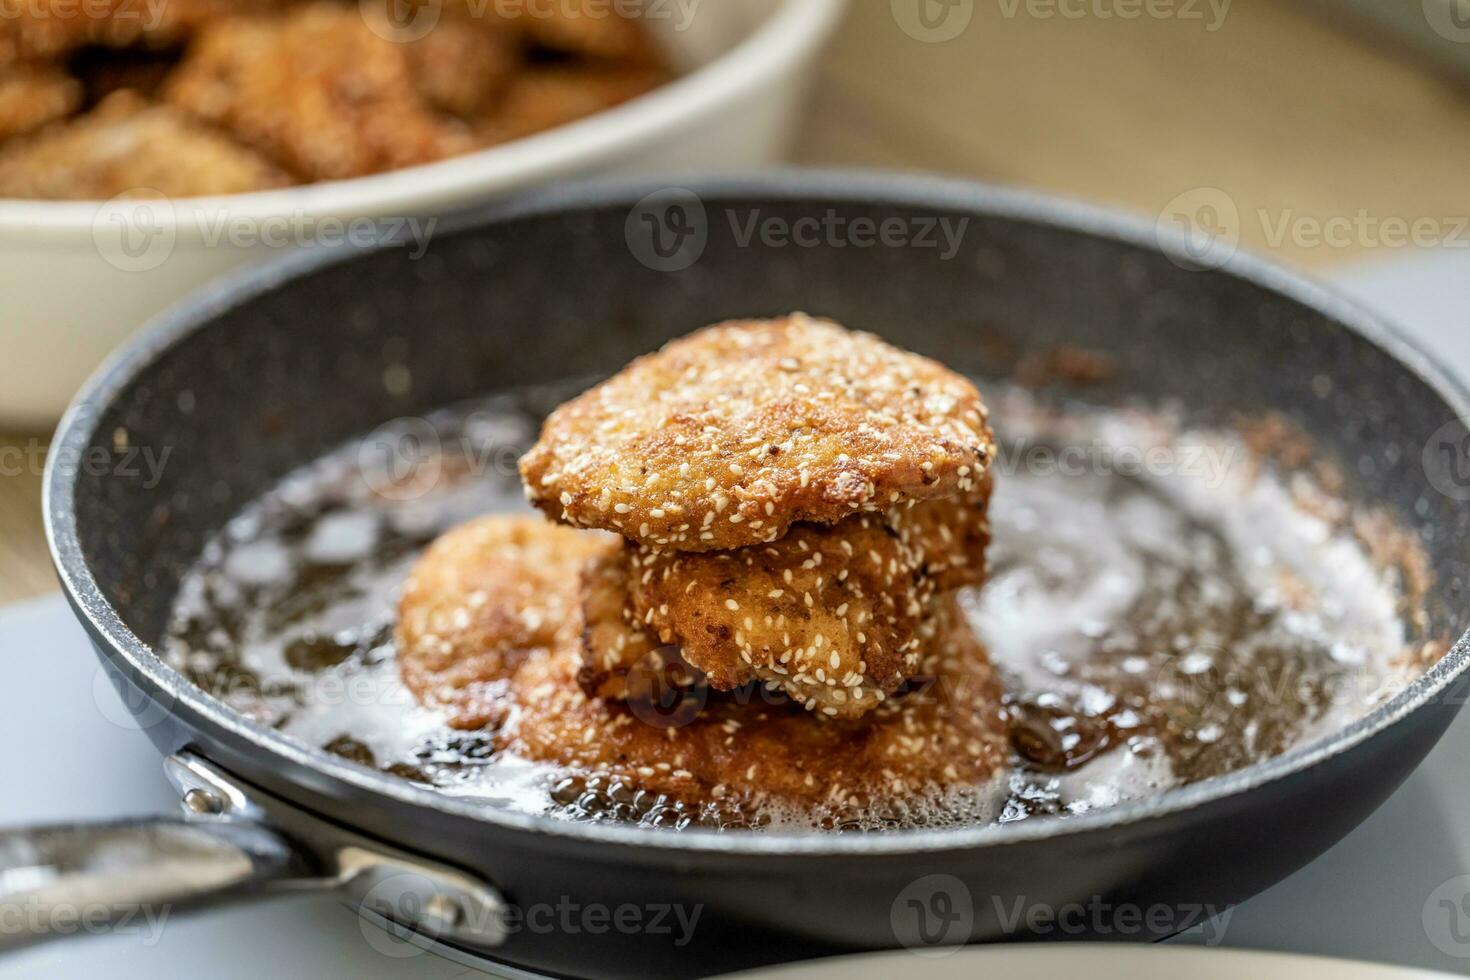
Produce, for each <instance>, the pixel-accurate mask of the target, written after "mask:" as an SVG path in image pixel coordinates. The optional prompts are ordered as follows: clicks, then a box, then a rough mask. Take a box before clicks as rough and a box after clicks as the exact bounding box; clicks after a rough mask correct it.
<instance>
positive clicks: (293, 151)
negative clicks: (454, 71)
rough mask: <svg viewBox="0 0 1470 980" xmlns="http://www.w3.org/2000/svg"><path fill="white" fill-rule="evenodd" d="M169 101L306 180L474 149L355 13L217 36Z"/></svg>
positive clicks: (202, 45) (399, 52)
mask: <svg viewBox="0 0 1470 980" xmlns="http://www.w3.org/2000/svg"><path fill="white" fill-rule="evenodd" d="M164 93H165V98H166V99H168V100H169V101H170V102H172V103H174V104H175V105H178V106H180V107H182V108H184V109H186V110H187V111H189V112H191V113H193V114H195V115H196V116H198V117H199V118H201V119H205V120H208V121H210V122H212V123H214V124H215V125H218V126H220V127H222V128H224V129H226V130H228V131H230V132H231V133H233V134H234V135H235V136H236V137H237V138H239V139H240V140H241V141H242V142H244V143H246V144H247V145H249V146H252V147H255V148H256V149H258V150H260V151H261V152H262V153H264V154H266V155H267V156H269V157H271V158H272V159H274V160H276V161H278V162H280V163H281V164H282V165H283V166H285V167H286V168H287V169H289V170H291V171H292V172H294V173H296V174H299V175H300V176H302V177H304V178H307V179H309V180H332V179H337V178H345V177H357V176H362V175H364V174H373V173H378V172H381V171H384V170H392V169H395V168H398V167H407V166H412V165H414V164H420V163H429V162H432V161H435V160H441V159H443V158H445V157H447V156H452V155H454V154H456V153H462V152H465V151H467V150H470V149H472V148H473V147H474V141H473V139H472V138H471V136H470V134H469V131H468V129H467V128H466V127H464V126H463V125H462V124H460V123H458V122H456V121H454V120H451V119H448V118H446V117H442V116H439V115H437V114H436V113H434V112H433V110H432V109H431V107H430V106H429V105H428V104H427V103H426V102H425V101H424V99H423V98H422V97H421V96H420V94H419V90H418V89H417V87H416V84H415V79H414V74H413V71H412V68H411V66H410V62H409V56H408V54H407V53H406V52H405V50H404V45H401V44H397V43H395V42H393V41H390V40H387V39H385V38H384V37H381V36H379V35H378V34H377V33H374V32H373V31H372V30H371V29H370V28H369V26H368V24H367V22H366V21H365V20H364V19H363V17H362V15H361V14H360V12H359V10H358V8H357V7H355V6H353V7H341V6H338V5H336V4H329V3H317V4H312V5H311V6H308V7H304V8H302V9H300V10H298V11H295V12H293V13H291V14H290V15H288V16H286V17H284V18H276V19H251V18H230V19H227V20H224V21H220V22H218V23H215V24H211V25H210V26H208V27H207V28H206V29H205V30H204V31H203V32H202V33H201V34H200V35H199V37H198V38H197V39H196V40H195V41H194V43H193V44H192V45H191V46H190V48H189V52H188V54H187V55H186V57H185V58H184V61H183V63H182V64H180V65H179V67H178V69H177V70H176V71H175V72H174V74H173V76H172V77H171V78H170V79H169V81H168V83H167V84H166V85H165V87H164Z"/></svg>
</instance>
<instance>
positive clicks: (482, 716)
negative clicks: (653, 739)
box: [395, 516, 618, 729]
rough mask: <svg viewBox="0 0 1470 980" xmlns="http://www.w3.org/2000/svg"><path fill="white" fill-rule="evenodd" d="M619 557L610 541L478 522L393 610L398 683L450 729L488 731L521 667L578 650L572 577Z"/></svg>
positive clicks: (466, 527)
mask: <svg viewBox="0 0 1470 980" xmlns="http://www.w3.org/2000/svg"><path fill="white" fill-rule="evenodd" d="M617 551H618V545H617V542H616V541H615V540H614V539H612V538H611V537H609V536H606V535H600V534H587V533H583V532H577V531H572V530H570V529H568V528H564V527H556V526H555V525H552V524H547V523H545V522H544V521H538V520H529V519H527V518H524V517H505V516H492V517H484V518H480V519H478V520H475V521H471V522H469V523H467V524H463V525H460V526H459V527H457V528H455V529H453V530H451V531H449V532H448V533H446V534H444V535H443V536H442V537H440V538H439V539H438V540H437V541H435V542H434V543H433V544H432V545H431V546H430V547H429V549H428V550H427V551H425V552H424V554H423V556H422V557H421V558H420V559H419V561H418V563H417V564H416V565H415V566H414V569H413V571H412V572H411V573H410V575H409V577H408V580H407V581H406V582H405V584H404V587H403V595H402V598H401V599H400V601H399V605H398V625H397V628H396V633H395V640H396V642H397V646H398V664H399V671H400V673H401V675H402V677H403V681H404V684H405V685H407V687H408V689H409V690H410V691H412V692H413V694H414V696H415V697H417V698H418V700H419V701H420V702H421V703H424V704H429V705H434V706H437V707H440V708H442V709H443V710H445V711H446V712H448V714H449V716H450V724H451V725H453V726H454V727H456V728H463V729H475V728H482V727H484V726H485V725H487V724H493V723H495V721H496V720H497V719H498V718H499V717H500V716H501V714H502V713H503V711H504V696H505V690H506V682H507V681H508V680H509V679H510V678H511V676H512V675H513V674H514V673H515V671H516V670H517V669H518V668H519V667H520V666H521V665H522V664H523V663H525V662H526V660H527V658H529V657H532V656H535V655H542V654H545V653H546V652H547V651H549V650H553V649H560V648H562V647H567V646H576V645H578V644H579V643H580V632H581V630H580V626H581V614H580V609H579V604H580V595H579V594H578V590H577V588H576V585H575V583H576V582H577V581H578V575H579V572H580V569H581V567H582V566H583V564H585V563H586V562H587V561H588V560H589V559H590V558H592V557H594V556H596V555H599V554H609V553H613V554H615V553H616V552H617ZM569 583H570V584H569Z"/></svg>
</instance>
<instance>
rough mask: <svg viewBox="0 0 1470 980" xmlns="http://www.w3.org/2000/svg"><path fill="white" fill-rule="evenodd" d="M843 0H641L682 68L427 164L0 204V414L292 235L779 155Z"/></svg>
mask: <svg viewBox="0 0 1470 980" xmlns="http://www.w3.org/2000/svg"><path fill="white" fill-rule="evenodd" d="M845 6H846V0H664V2H662V3H661V4H659V5H657V6H656V7H654V8H650V9H655V10H659V9H661V10H663V11H665V14H664V15H663V16H653V17H651V18H650V19H649V25H650V27H651V28H652V29H653V30H654V31H655V32H656V33H658V34H659V35H660V37H661V40H662V41H663V42H664V46H665V48H666V49H667V50H668V51H669V53H670V54H671V56H672V57H673V59H674V60H675V62H676V64H677V65H678V66H679V68H680V69H681V70H682V71H683V73H684V74H683V75H682V76H681V77H680V78H679V79H678V80H676V81H674V82H673V83H671V84H669V85H666V86H664V87H663V88H660V89H658V90H656V91H654V92H652V93H649V94H648V95H646V96H644V97H642V98H639V99H636V100H634V101H633V102H630V103H627V104H625V105H622V106H619V107H617V108H615V109H612V110H609V111H607V112H603V113H600V114H598V115H596V116H592V117H589V118H587V119H584V120H582V121H580V122H577V123H573V124H571V125H569V126H563V127H560V128H558V129H554V130H550V131H548V132H545V133H541V134H538V135H536V136H533V137H530V138H528V139H524V140H520V141H517V142H515V143H511V144H507V145H505V146H502V147H496V148H493V149H489V150H484V151H481V152H479V153H472V154H468V155H466V156H462V157H457V158H454V159H451V160H445V161H443V162H440V163H435V164H430V165H428V166H422V167H412V168H409V169H406V170H398V171H394V172H392V173H386V174H380V175H377V176H373V177H363V178H359V179H356V180H345V181H334V182H329V183H322V184H314V185H310V186H306V187H300V188H292V189H288V190H281V191H271V192H266V193H260V194H240V195H234V196H231V197H215V198H193V199H187V200H178V201H168V200H159V201H149V202H136V201H134V202H107V203H98V202H65V203H55V202H41V201H13V200H0V424H5V425H9V426H20V427H39V426H45V425H50V424H51V423H53V422H54V421H55V420H56V418H57V417H59V416H60V414H61V412H62V410H63V409H64V408H65V407H66V404H67V402H68V401H69V400H70V398H71V396H72V394H73V392H74V391H75V390H76V388H77V387H78V386H79V385H80V384H81V382H82V381H83V380H84V379H85V378H86V376H87V374H88V373H89V372H90V371H91V370H92V369H93V368H94V367H95V366H96V365H97V363H98V362H99V361H101V359H102V358H103V357H104V356H105V355H106V354H107V352H108V351H109V350H111V349H112V347H113V346H114V345H116V344H117V343H118V342H119V341H121V340H122V339H123V338H124V337H126V336H127V335H128V334H129V333H130V332H132V331H133V330H134V329H136V328H137V327H138V326H139V325H140V324H142V323H143V322H144V321H145V320H147V319H148V318H149V317H151V316H153V315H154V314H156V313H158V312H160V311H161V310H163V309H164V308H165V307H167V306H169V305H171V304H172V303H174V302H175V301H177V300H179V299H180V298H182V297H183V296H184V295H186V294H187V293H189V292H190V291H191V290H193V289H195V288H196V287H198V286H200V285H201V284H203V283H204V282H206V281H207V280H209V279H210V278H212V277H214V276H216V275H219V274H220V273H222V272H225V271H227V270H230V269H234V268H237V267H239V266H242V265H244V264H246V263H250V262H255V261H259V260H261V259H265V258H269V257H271V256H273V255H279V254H280V253H281V252H282V251H283V250H284V249H287V248H293V247H296V245H297V244H299V243H300V242H302V241H311V240H326V239H332V238H337V239H340V238H342V237H345V236H348V235H351V236H354V237H365V236H371V235H377V234H385V233H392V232H394V231H401V233H403V234H405V235H407V236H408V237H409V238H410V239H414V238H421V237H422V235H421V232H422V229H424V228H425V227H427V226H426V224H424V222H425V219H427V218H429V217H432V216H434V215H438V214H442V213H444V212H448V211H453V210H456V209H459V208H463V207H468V206H471V205H473V204H476V203H480V202H484V201H487V200H491V199H493V198H495V197H497V196H502V195H505V194H507V193H509V192H512V191H515V190H519V189H523V188H527V187H530V186H533V185H536V184H540V183H545V182H547V181H552V180H556V179H559V178H565V177H571V176H580V175H590V174H612V173H618V172H632V171H640V170H641V171H648V170H654V169H658V170H690V169H698V168H701V167H718V168H721V169H726V168H732V167H742V166H753V165H758V164H762V163H769V162H772V161H774V160H777V159H779V158H780V157H781V155H782V154H783V153H784V152H785V150H786V148H787V145H788V143H789V139H790V137H791V136H792V135H793V132H794V127H795V124H796V121H797V111H798V109H799V108H800V106H801V104H802V101H803V99H804V96H805V94H806V90H807V87H808V84H807V83H808V81H809V79H810V75H811V69H812V67H813V65H814V63H815V60H816V57H817V55H818V54H819V52H820V51H821V49H822V47H823V45H824V43H825V42H826V40H827V38H828V37H829V35H830V34H831V32H832V29H833V28H834V27H835V25H836V23H837V21H838V19H839V17H840V15H841V13H842V11H843V8H844V7H845ZM686 15H687V16H686ZM410 221H413V222H418V223H417V224H410V223H409V222H410Z"/></svg>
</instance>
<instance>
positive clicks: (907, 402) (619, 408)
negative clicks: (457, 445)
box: [521, 313, 994, 551]
mask: <svg viewBox="0 0 1470 980" xmlns="http://www.w3.org/2000/svg"><path fill="white" fill-rule="evenodd" d="M993 456H994V446H993V437H992V435H991V432H990V427H989V425H988V424H987V419H986V411H985V406H984V404H983V403H982V402H981V400H980V395H979V393H978V392H977V391H976V390H975V388H974V386H973V385H972V384H971V383H970V382H969V381H967V380H966V379H965V378H963V377H961V376H960V375H958V374H955V373H954V372H952V371H950V370H949V369H947V368H945V367H943V366H942V365H940V364H937V363H935V362H934V361H931V360H929V359H927V358H923V357H919V356H917V355H914V354H909V353H906V352H904V351H901V350H899V349H897V348H895V347H893V346H891V345H889V344H887V343H884V342H883V341H881V340H879V339H878V338H877V337H874V336H872V335H870V334H864V333H857V332H854V331H849V330H847V329H845V328H843V327H841V326H839V325H837V324H835V323H831V322H829V321H822V320H815V319H813V318H811V317H808V316H805V315H803V314H799V313H798V314H793V315H792V316H789V317H786V318H784V319H779V320H772V321H737V322H732V323H726V324H721V325H718V326H714V327H708V328H706V329H704V330H700V331H698V332H696V333H694V334H691V335H690V336H687V337H684V338H682V339H680V340H676V341H673V342H672V343H670V344H668V345H667V346H665V347H664V348H663V349H662V350H660V351H658V352H657V353H654V354H651V355H648V356H646V357H642V358H639V359H638V360H636V361H634V362H633V363H632V364H630V365H629V366H628V367H626V368H624V369H623V371H621V372H620V373H619V374H617V375H616V376H615V377H613V378H611V379H610V380H608V381H606V382H604V383H603V384H601V385H598V386H597V387H595V388H593V389H592V390H590V391H588V392H585V393H584V394H582V395H581V396H579V397H578V398H576V399H573V400H572V401H570V402H568V403H567V404H565V405H563V406H561V407H560V408H558V409H557V410H556V411H555V412H553V413H552V414H551V416H550V418H548V419H547V421H546V424H545V425H544V427H543V428H542V431H541V438H540V441H539V442H538V443H537V444H536V445H535V446H534V447H532V449H531V451H530V452H529V453H527V454H526V456H525V457H524V458H523V459H522V460H521V474H522V476H523V477H524V479H525V483H526V492H527V496H528V498H529V499H530V500H531V501H532V503H534V504H535V505H536V506H537V507H539V508H541V509H542V510H543V511H544V512H545V513H546V514H548V515H549V516H551V517H552V518H554V519H559V520H561V521H563V522H565V523H568V524H572V525H574V526H579V527H588V528H601V529H604V530H609V531H614V532H616V533H618V534H620V535H622V536H624V537H626V538H631V539H632V540H635V541H637V542H639V543H640V544H644V545H650V546H653V547H658V548H663V549H673V550H679V551H720V550H729V549H734V548H741V547H746V546H749V545H752V544H763V543H766V542H770V541H775V540H777V539H778V538H780V537H781V536H782V535H783V534H785V533H786V531H787V529H788V528H790V527H791V525H793V524H795V523H798V522H815V523H822V524H830V523H835V522H836V521H839V520H842V519H843V518H845V517H848V516H850V515H852V514H855V513H860V512H864V511H881V510H886V509H888V508H890V507H893V506H895V505H898V504H902V503H905V502H907V501H910V500H927V499H933V498H938V497H945V496H951V495H954V494H959V493H969V492H972V491H974V490H975V489H976V487H977V486H978V485H979V483H980V481H981V480H982V479H983V477H984V475H985V472H986V470H987V468H988V467H989V465H990V461H991V459H992V458H993Z"/></svg>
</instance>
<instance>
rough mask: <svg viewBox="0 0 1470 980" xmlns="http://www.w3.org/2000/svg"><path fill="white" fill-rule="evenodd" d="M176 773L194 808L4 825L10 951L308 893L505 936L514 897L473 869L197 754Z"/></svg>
mask: <svg viewBox="0 0 1470 980" xmlns="http://www.w3.org/2000/svg"><path fill="white" fill-rule="evenodd" d="M164 771H165V772H166V773H167V774H168V777H169V779H170V780H171V781H172V782H173V784H174V785H175V786H176V787H177V788H178V790H179V793H180V794H181V796H182V801H183V808H184V816H183V817H182V818H171V817H145V818H140V819H137V820H124V821H119V822H113V823H97V824H62V825H57V826H49V827H23V828H17V829H11V830H5V829H0V953H3V952H6V951H8V950H11V949H17V948H20V947H22V946H26V945H29V944H31V943H36V942H42V941H44V940H47V939H53V938H57V937H60V936H67V935H76V934H79V933H97V932H106V931H109V930H112V929H118V928H121V927H122V926H123V925H124V924H129V923H131V924H136V925H140V926H142V925H150V924H151V925H153V926H154V927H156V926H157V924H158V923H159V922H161V918H162V917H164V916H169V915H172V914H173V913H175V912H185V911H191V910H193V909H196V908H202V907H207V906H210V905H218V904H221V903H224V902H230V901H241V900H247V899H256V898H264V897H267V896H270V895H276V894H281V893H285V892H291V891H302V890H309V889H318V890H330V891H334V892H336V893H337V894H339V895H340V896H341V898H342V899H343V900H344V901H345V902H347V903H348V904H350V905H352V906H353V907H354V908H355V909H356V910H357V911H358V912H359V913H360V914H362V915H364V916H366V917H368V918H370V919H373V920H375V921H378V922H379V923H381V924H386V925H387V926H388V927H389V928H391V929H394V930H395V931H396V932H397V933H398V934H399V935H403V934H404V933H405V932H412V933H417V934H421V935H423V936H426V937H427V938H429V939H431V940H451V941H455V942H457V943H459V944H463V945H469V946H476V947H481V948H493V947H495V946H498V945H500V944H501V943H502V942H504V941H505V938H506V934H507V931H508V929H507V925H506V918H505V913H506V910H507V906H506V904H505V902H504V900H503V899H502V897H501V895H500V893H499V892H498V891H496V890H495V889H494V888H492V887H491V886H490V885H488V884H486V883H485V882H484V881H482V880H480V879H479V878H477V877H475V876H473V875H470V874H468V873H466V872H464V871H461V870H459V869H457V868H452V867H449V866H446V865H443V864H440V863H438V862H435V861H430V860H427V859H424V858H421V857H418V856H417V855H413V854H409V853H406V852H403V851H399V850H398V849H396V848H393V847H391V846H389V845H386V844H383V843H382V842H380V841H377V840H374V839H371V838H368V837H365V836H363V835H361V834H358V833H356V832H355V831H352V830H350V829H348V828H346V827H341V826H339V825H336V824H333V823H330V822H329V821H326V820H323V819H321V818H320V817H317V816H316V815H314V814H312V813H309V812H307V811H305V810H303V809H301V808H300V807H297V806H295V805H293V804H291V803H289V802H287V801H285V800H282V799H280V798H277V797H275V796H273V795H271V794H269V793H267V792H265V791H264V790H261V789H259V788H258V787H254V786H250V785H248V784H246V783H244V782H241V781H240V780H238V779H236V778H234V777H233V776H231V775H229V774H228V773H226V772H225V771H224V770H222V769H220V768H218V767H216V766H215V765H213V764H212V763H210V762H208V761H207V760H205V759H203V758H202V757H200V756H198V755H195V754H194V753H192V752H189V751H187V750H186V751H182V752H178V753H176V754H174V755H172V756H169V757H168V758H167V759H166V760H164Z"/></svg>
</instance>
